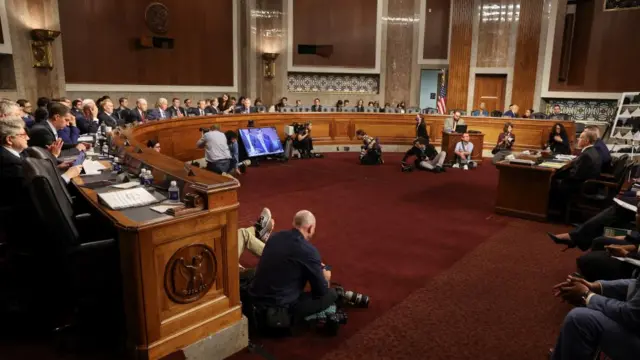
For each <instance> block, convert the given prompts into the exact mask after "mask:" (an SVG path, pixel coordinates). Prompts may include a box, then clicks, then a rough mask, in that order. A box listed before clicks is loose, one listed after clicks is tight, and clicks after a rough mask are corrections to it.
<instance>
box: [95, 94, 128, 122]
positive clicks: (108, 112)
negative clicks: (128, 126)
mask: <svg viewBox="0 0 640 360" xmlns="http://www.w3.org/2000/svg"><path fill="white" fill-rule="evenodd" d="M98 120H99V123H100V125H102V124H105V125H106V126H108V127H111V128H115V127H116V126H123V125H124V120H121V119H119V118H118V115H116V113H115V112H114V111H113V102H112V101H111V100H110V99H105V100H104V101H103V102H102V111H101V112H100V113H99V114H98Z"/></svg>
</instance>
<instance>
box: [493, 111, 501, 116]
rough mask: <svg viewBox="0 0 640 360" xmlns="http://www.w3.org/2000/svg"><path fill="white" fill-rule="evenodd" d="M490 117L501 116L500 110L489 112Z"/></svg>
mask: <svg viewBox="0 0 640 360" xmlns="http://www.w3.org/2000/svg"><path fill="white" fill-rule="evenodd" d="M491 117H502V111H500V110H493V111H492V112H491Z"/></svg>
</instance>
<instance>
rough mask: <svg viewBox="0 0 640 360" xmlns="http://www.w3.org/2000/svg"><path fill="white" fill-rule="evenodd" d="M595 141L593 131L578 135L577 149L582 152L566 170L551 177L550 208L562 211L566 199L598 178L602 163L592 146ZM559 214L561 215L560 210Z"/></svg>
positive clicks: (588, 130) (595, 135) (596, 137)
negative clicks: (589, 181)
mask: <svg viewBox="0 0 640 360" xmlns="http://www.w3.org/2000/svg"><path fill="white" fill-rule="evenodd" d="M597 140H598V135H597V134H596V132H595V131H593V130H590V129H585V130H584V131H583V132H582V133H581V134H580V138H579V139H578V147H579V148H581V149H582V152H581V153H580V155H579V156H578V157H577V158H575V159H573V161H572V162H571V164H570V165H569V167H568V168H566V169H564V170H561V171H558V172H557V173H556V174H555V175H554V177H553V178H554V182H553V187H552V189H551V198H550V203H552V204H551V207H553V208H555V209H560V210H561V209H563V207H564V204H565V203H566V201H567V200H568V198H569V197H570V196H571V195H572V194H573V193H575V192H576V191H580V190H581V186H582V183H584V182H585V181H587V180H591V179H597V178H598V177H599V176H600V172H601V169H602V161H600V154H598V150H597V149H596V148H595V147H594V146H593V145H594V144H595V143H596V141H597ZM560 212H561V213H562V210H561V211H560Z"/></svg>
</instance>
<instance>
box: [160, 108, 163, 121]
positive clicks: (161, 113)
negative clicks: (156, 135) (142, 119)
mask: <svg viewBox="0 0 640 360" xmlns="http://www.w3.org/2000/svg"><path fill="white" fill-rule="evenodd" d="M160 119H164V111H162V109H160Z"/></svg>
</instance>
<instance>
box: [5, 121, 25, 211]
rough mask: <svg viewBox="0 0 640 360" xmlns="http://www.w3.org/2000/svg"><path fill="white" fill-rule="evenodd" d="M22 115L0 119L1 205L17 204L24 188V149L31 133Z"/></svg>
mask: <svg viewBox="0 0 640 360" xmlns="http://www.w3.org/2000/svg"><path fill="white" fill-rule="evenodd" d="M24 126H25V125H24V121H23V120H22V119H21V118H20V117H16V116H8V117H5V118H2V119H0V188H2V189H6V191H3V196H0V207H6V206H12V205H14V204H17V200H18V195H19V192H20V191H19V189H21V188H22V180H23V174H22V157H23V156H24V155H22V151H23V150H24V149H26V148H27V146H28V141H29V135H27V131H26V130H25V128H24Z"/></svg>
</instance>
